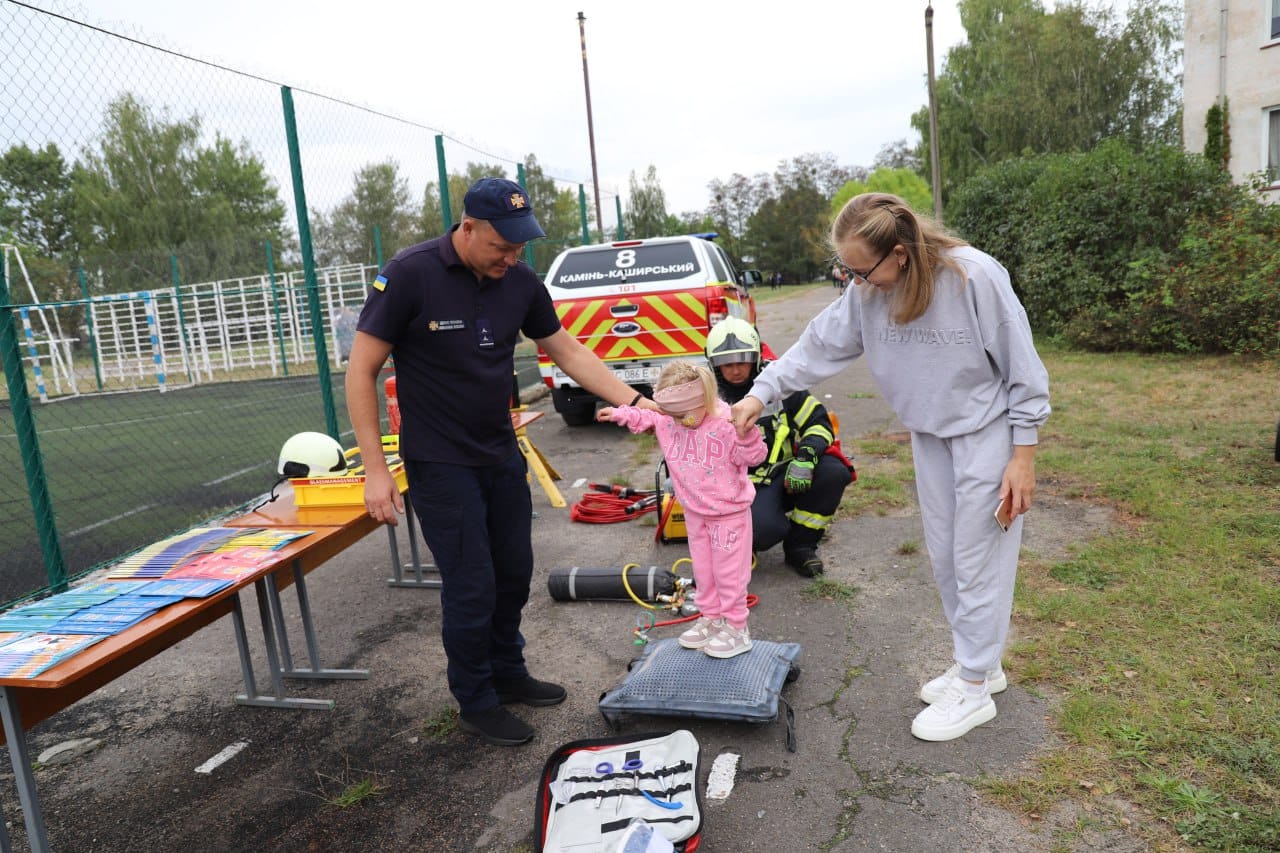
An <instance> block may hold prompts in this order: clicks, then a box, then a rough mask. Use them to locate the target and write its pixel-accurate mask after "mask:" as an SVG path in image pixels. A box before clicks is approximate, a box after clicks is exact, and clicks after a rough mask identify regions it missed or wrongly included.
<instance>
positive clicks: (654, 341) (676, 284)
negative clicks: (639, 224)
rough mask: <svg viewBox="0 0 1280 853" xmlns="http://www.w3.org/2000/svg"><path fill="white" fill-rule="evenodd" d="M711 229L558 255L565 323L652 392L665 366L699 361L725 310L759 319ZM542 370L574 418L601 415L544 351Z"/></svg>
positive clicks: (553, 274)
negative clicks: (710, 232)
mask: <svg viewBox="0 0 1280 853" xmlns="http://www.w3.org/2000/svg"><path fill="white" fill-rule="evenodd" d="M715 236H716V235H714V234H695V235H685V236H679V237H653V238H650V239H647V240H623V241H620V242H617V243H602V244H597V245H590V246H575V247H573V248H571V249H566V250H565V251H563V252H561V253H560V254H559V255H557V256H556V259H555V260H554V261H552V262H551V267H550V268H549V269H548V270H547V276H546V279H545V281H546V286H547V290H548V291H550V293H551V299H552V301H554V303H555V306H556V313H557V314H558V315H559V316H560V322H561V324H562V325H563V326H564V328H565V329H566V330H567V331H568V332H569V334H571V335H573V336H574V337H575V338H577V339H578V340H579V341H581V342H582V343H583V345H585V346H586V347H587V349H589V350H591V351H592V352H594V353H595V354H596V355H597V356H599V357H600V360H601V361H603V362H604V363H605V364H606V365H608V366H609V368H610V369H612V370H613V372H614V373H615V374H616V375H617V376H618V378H619V379H621V380H622V381H623V382H625V383H627V384H628V385H630V386H631V387H632V388H635V389H636V390H637V391H639V392H641V393H643V394H645V395H649V394H652V392H653V383H654V382H655V381H657V378H658V374H659V373H660V372H661V371H662V367H663V365H664V364H665V363H666V362H668V361H671V360H672V359H677V358H684V359H690V360H693V361H697V362H701V361H702V360H703V359H704V358H705V355H704V348H705V346H706V343H707V332H709V331H710V330H711V327H712V326H714V325H715V324H716V323H718V322H720V321H721V320H723V319H724V318H726V317H741V318H742V319H744V320H746V321H747V322H749V323H751V324H752V325H754V324H755V322H756V309H755V300H754V299H753V298H752V296H751V294H750V291H749V288H750V285H751V284H758V283H759V282H760V281H761V277H760V273H759V272H758V271H757V270H747V271H745V272H744V273H743V274H742V277H741V278H739V277H738V274H737V272H736V271H735V270H734V267H733V264H732V262H730V260H729V256H728V255H727V254H725V251H724V249H722V248H721V247H720V246H719V245H718V244H716V243H715V242H713V240H714V238H715ZM538 369H539V372H540V373H541V375H542V380H543V382H545V383H546V384H547V387H548V388H550V389H551V396H552V400H553V402H554V403H555V408H556V411H557V412H559V413H560V416H561V417H562V418H563V419H564V422H565V423H566V424H568V425H569V426H582V425H583V424H588V423H591V422H592V421H593V420H594V419H595V410H596V404H597V403H598V402H600V401H599V399H598V398H597V397H596V396H595V395H594V394H592V393H590V392H589V391H587V390H586V389H584V388H582V387H581V386H579V385H578V384H577V383H576V382H574V381H573V380H572V379H570V378H569V376H568V374H566V373H564V372H563V371H562V370H560V369H559V368H558V367H557V366H556V365H555V364H554V363H553V362H552V361H551V358H550V356H548V355H547V354H546V353H545V352H543V351H542V350H541V349H539V350H538Z"/></svg>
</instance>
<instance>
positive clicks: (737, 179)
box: [707, 172, 773, 262]
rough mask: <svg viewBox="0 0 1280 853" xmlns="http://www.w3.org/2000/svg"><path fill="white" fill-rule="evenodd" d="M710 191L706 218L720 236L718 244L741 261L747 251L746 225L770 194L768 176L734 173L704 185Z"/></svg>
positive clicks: (771, 192)
mask: <svg viewBox="0 0 1280 853" xmlns="http://www.w3.org/2000/svg"><path fill="white" fill-rule="evenodd" d="M707 189H708V190H709V191H710V192H711V205H710V206H709V207H708V208H707V215H708V217H709V218H710V219H711V221H712V222H714V223H715V226H714V228H713V229H712V230H714V231H716V232H717V233H719V234H720V235H721V243H723V244H724V249H725V251H726V252H728V253H729V257H731V258H733V259H734V260H735V261H738V262H741V261H742V258H743V256H744V255H746V254H749V253H750V251H749V250H748V249H747V244H748V242H749V241H748V239H747V233H746V229H747V223H748V222H750V221H751V217H752V216H753V215H754V214H755V212H756V211H757V210H758V209H759V208H760V205H761V204H762V203H763V202H764V201H765V200H766V199H768V198H769V197H770V196H771V195H772V194H773V182H772V180H771V179H770V177H769V176H768V175H765V174H758V175H756V176H755V177H754V178H748V177H746V176H745V175H740V174H738V173H737V172H734V173H733V175H732V176H730V178H729V180H728V181H721V180H719V179H713V180H712V181H711V182H710V183H709V184H707Z"/></svg>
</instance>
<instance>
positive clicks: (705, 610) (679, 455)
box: [596, 361, 768, 658]
mask: <svg viewBox="0 0 1280 853" xmlns="http://www.w3.org/2000/svg"><path fill="white" fill-rule="evenodd" d="M653 400H654V402H656V403H657V404H658V405H659V406H660V407H661V408H662V411H661V412H655V411H652V410H650V409H641V408H635V407H632V406H617V407H605V408H603V409H601V410H600V412H599V414H598V415H596V419H597V420H600V421H613V422H614V423H616V424H621V425H622V426H625V427H627V428H628V429H629V430H631V431H632V432H634V433H640V432H646V431H648V430H650V429H652V430H653V431H654V434H655V435H657V437H658V444H659V446H661V448H662V455H663V457H665V458H666V460H667V469H668V470H669V471H670V472H671V479H672V482H673V484H674V486H675V493H676V497H677V498H678V499H679V500H680V504H681V506H683V507H684V521H685V526H686V528H687V529H688V532H689V556H690V558H691V559H692V561H693V582H694V585H695V586H696V587H697V590H698V594H697V603H698V609H699V610H701V612H702V613H701V615H700V616H699V617H698V620H697V621H696V622H694V623H693V626H692V627H691V628H689V630H687V631H685V632H684V633H683V634H681V635H680V639H679V643H680V645H682V646H684V647H685V648H686V649H702V650H703V651H704V652H706V653H707V654H708V655H710V656H711V657H714V658H731V657H733V656H734V655H740V654H742V653H743V652H747V651H750V650H751V633H750V632H749V631H748V630H747V582H748V581H749V580H750V579H751V501H752V500H753V499H754V498H755V495H756V490H755V486H753V485H752V484H751V480H750V479H748V477H747V471H749V470H750V469H751V468H753V467H755V466H756V465H759V464H760V463H761V462H763V461H764V458H765V455H766V454H767V452H768V450H767V448H766V447H765V444H764V438H763V437H762V436H761V434H760V430H759V429H753V430H751V432H750V433H748V435H747V437H746V438H739V437H738V433H737V431H736V430H735V429H734V427H733V423H732V421H730V419H729V417H730V416H729V405H728V404H727V403H725V402H724V401H722V400H720V399H719V398H718V397H717V396H716V380H715V377H714V376H713V375H712V374H711V371H710V370H708V369H707V368H706V367H703V366H701V365H695V364H693V363H691V362H688V361H673V362H671V363H670V364H668V365H667V367H666V368H664V369H663V371H662V374H661V375H660V376H659V377H658V384H657V386H656V390H655V391H654V393H653Z"/></svg>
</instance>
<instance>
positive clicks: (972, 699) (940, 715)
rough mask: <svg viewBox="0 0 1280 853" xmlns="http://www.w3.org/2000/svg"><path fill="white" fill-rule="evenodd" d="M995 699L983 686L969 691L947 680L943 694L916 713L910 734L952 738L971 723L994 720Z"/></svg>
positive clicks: (928, 738) (927, 738)
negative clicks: (992, 699) (974, 691)
mask: <svg viewBox="0 0 1280 853" xmlns="http://www.w3.org/2000/svg"><path fill="white" fill-rule="evenodd" d="M995 716H996V703H995V702H993V701H991V693H990V692H989V691H988V690H987V689H986V688H985V687H984V688H983V690H982V692H981V693H970V692H969V691H968V690H967V689H966V688H964V687H962V686H961V685H960V684H959V683H957V682H954V681H953V682H952V683H951V684H948V685H947V687H946V689H945V690H944V691H943V693H942V698H941V699H939V700H938V701H937V702H934V703H933V704H932V705H930V706H929V707H928V708H925V709H924V710H923V711H921V712H920V713H919V714H916V718H915V720H913V721H912V723H911V734H913V735H915V736H916V737H918V738H920V740H931V741H943V740H955V739H956V738H958V737H960V736H961V735H963V734H965V733H966V732H968V731H969V730H970V729H972V728H973V727H974V726H980V725H982V724H983V723H985V722H987V721H989V720H994V719H995Z"/></svg>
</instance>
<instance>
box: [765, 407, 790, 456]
mask: <svg viewBox="0 0 1280 853" xmlns="http://www.w3.org/2000/svg"><path fill="white" fill-rule="evenodd" d="M777 422H778V431H777V432H776V433H774V436H773V447H771V448H769V461H770V462H774V463H776V462H777V461H778V460H780V459H781V458H782V451H783V449H784V448H787V447H789V445H790V442H788V441H787V436H788V435H790V434H791V427H790V426H789V425H788V424H787V419H786V418H778V421H777Z"/></svg>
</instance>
